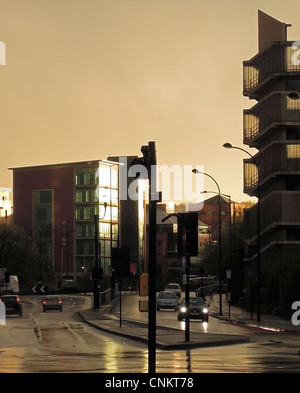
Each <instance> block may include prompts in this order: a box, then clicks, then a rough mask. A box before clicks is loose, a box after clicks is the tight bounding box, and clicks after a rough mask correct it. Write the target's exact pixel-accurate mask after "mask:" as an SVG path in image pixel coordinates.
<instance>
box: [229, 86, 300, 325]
mask: <svg viewBox="0 0 300 393" xmlns="http://www.w3.org/2000/svg"><path fill="white" fill-rule="evenodd" d="M291 94H292V93H291ZM290 98H292V97H290ZM292 99H295V98H292ZM223 147H225V149H237V150H241V151H243V152H244V153H246V154H248V155H249V156H250V157H251V159H252V161H253V163H254V165H255V166H256V168H257V313H256V317H257V322H260V263H261V260H260V169H259V165H258V163H257V161H256V159H255V158H254V157H253V155H252V154H250V153H249V152H248V151H247V150H245V149H243V148H241V147H237V146H232V144H231V143H224V145H223Z"/></svg>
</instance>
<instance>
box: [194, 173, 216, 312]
mask: <svg viewBox="0 0 300 393" xmlns="http://www.w3.org/2000/svg"><path fill="white" fill-rule="evenodd" d="M192 172H193V173H194V174H203V175H205V176H208V177H210V178H211V179H212V180H213V181H214V182H215V184H216V186H217V189H218V194H219V299H220V300H219V303H220V304H219V314H220V315H222V234H221V191H220V187H219V184H218V183H217V182H216V180H215V179H214V178H213V177H212V176H211V175H209V174H208V173H205V172H200V171H199V170H198V169H192Z"/></svg>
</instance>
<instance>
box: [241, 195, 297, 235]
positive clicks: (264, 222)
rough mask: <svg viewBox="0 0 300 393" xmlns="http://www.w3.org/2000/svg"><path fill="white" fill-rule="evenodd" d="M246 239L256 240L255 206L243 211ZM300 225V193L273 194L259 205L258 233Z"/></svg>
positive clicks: (262, 233)
mask: <svg viewBox="0 0 300 393" xmlns="http://www.w3.org/2000/svg"><path fill="white" fill-rule="evenodd" d="M244 214H245V224H246V234H245V236H246V239H248V240H250V239H253V240H254V241H255V238H257V233H258V228H257V204H256V205H254V206H253V207H252V208H250V209H245V211H244ZM291 225H292V226H295V225H300V191H284V192H280V191H278V192H273V193H272V194H270V195H269V196H268V197H267V198H265V199H263V200H262V201H261V203H260V233H261V235H264V234H265V233H266V231H267V230H271V229H274V228H276V227H280V226H281V227H282V226H291Z"/></svg>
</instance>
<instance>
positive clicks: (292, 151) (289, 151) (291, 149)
mask: <svg viewBox="0 0 300 393" xmlns="http://www.w3.org/2000/svg"><path fill="white" fill-rule="evenodd" d="M286 156H287V158H300V145H287V146H286Z"/></svg>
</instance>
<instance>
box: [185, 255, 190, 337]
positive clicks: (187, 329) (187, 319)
mask: <svg viewBox="0 0 300 393" xmlns="http://www.w3.org/2000/svg"><path fill="white" fill-rule="evenodd" d="M190 262H191V261H190V255H189V254H186V255H185V273H186V284H185V306H186V309H187V313H186V317H185V341H186V342H189V341H190Z"/></svg>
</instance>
